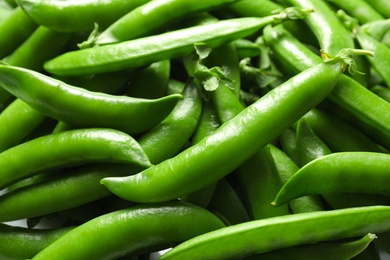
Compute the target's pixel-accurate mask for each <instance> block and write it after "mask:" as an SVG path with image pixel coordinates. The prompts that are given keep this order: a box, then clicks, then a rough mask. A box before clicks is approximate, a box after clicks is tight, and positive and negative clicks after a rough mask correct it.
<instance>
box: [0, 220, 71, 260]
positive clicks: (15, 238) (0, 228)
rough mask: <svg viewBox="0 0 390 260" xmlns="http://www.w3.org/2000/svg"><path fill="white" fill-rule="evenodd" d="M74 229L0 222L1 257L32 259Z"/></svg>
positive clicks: (17, 259) (7, 258)
mask: <svg viewBox="0 0 390 260" xmlns="http://www.w3.org/2000/svg"><path fill="white" fill-rule="evenodd" d="M72 229H73V227H64V228H55V229H28V228H23V227H13V226H8V225H6V224H0V258H1V259H3V260H25V259H30V258H32V257H33V256H34V255H36V254H37V253H38V252H39V251H41V250H42V249H43V248H45V247H46V246H48V245H49V244H50V243H51V242H53V241H54V240H56V239H57V238H59V237H61V236H62V235H64V234H65V233H67V232H69V231H70V230H72Z"/></svg>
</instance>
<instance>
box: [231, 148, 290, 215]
mask: <svg viewBox="0 0 390 260" xmlns="http://www.w3.org/2000/svg"><path fill="white" fill-rule="evenodd" d="M235 172H236V174H237V178H238V180H239V184H240V189H241V190H242V193H243V196H244V199H245V203H246V205H247V208H248V211H249V213H250V216H251V219H264V218H270V217H276V216H282V215H288V214H290V209H289V207H288V205H285V206H284V207H279V208H275V207H272V206H271V204H270V202H271V201H272V199H273V198H274V197H275V196H276V194H277V193H278V191H279V190H280V188H281V187H282V182H281V180H280V177H279V173H278V171H277V169H276V165H275V161H274V159H273V157H272V155H271V152H270V147H269V146H266V147H264V148H263V149H261V150H260V152H257V153H256V154H255V155H254V156H252V157H251V158H249V159H248V160H247V161H245V162H244V163H243V164H242V165H241V166H240V167H238V168H237V169H236V170H235Z"/></svg>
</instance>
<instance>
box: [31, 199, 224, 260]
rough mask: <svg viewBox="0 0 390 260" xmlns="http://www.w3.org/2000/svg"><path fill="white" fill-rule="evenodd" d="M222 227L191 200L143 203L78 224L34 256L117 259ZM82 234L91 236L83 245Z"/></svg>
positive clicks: (166, 245) (213, 216)
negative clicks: (187, 201) (81, 243)
mask: <svg viewBox="0 0 390 260" xmlns="http://www.w3.org/2000/svg"><path fill="white" fill-rule="evenodd" d="M222 227H224V224H223V222H222V221H221V220H220V219H219V218H218V217H216V216H215V215H213V214H212V213H210V212H209V211H207V210H205V209H203V208H200V207H197V206H194V205H191V204H188V203H183V202H167V203H162V204H143V205H142V204H141V205H137V206H133V207H130V208H128V209H123V210H118V211H115V212H112V213H108V214H105V215H102V216H100V217H97V218H95V219H92V220H90V221H88V222H86V223H84V224H82V225H80V226H78V227H76V228H74V229H73V230H71V231H70V232H68V233H66V234H65V235H64V236H62V237H61V238H59V239H57V240H56V241H55V242H53V243H51V244H50V245H49V246H48V247H46V248H45V249H43V250H42V251H41V252H39V253H38V254H37V255H36V256H34V257H33V258H32V259H34V260H38V259H72V260H76V259H80V260H81V259H90V258H92V259H116V258H118V257H120V256H124V255H125V254H139V253H141V254H142V253H144V252H148V251H149V250H153V251H154V250H159V249H165V248H169V247H171V246H173V245H175V244H177V243H180V242H182V241H185V240H188V239H190V238H192V237H194V236H198V235H200V234H203V233H206V232H209V231H212V230H216V229H220V228H222ZM140 234H142V236H141V237H140ZM81 237H88V238H89V239H87V240H85V239H84V240H83V246H82V247H81V246H79V245H80V244H79V243H80V238H81Z"/></svg>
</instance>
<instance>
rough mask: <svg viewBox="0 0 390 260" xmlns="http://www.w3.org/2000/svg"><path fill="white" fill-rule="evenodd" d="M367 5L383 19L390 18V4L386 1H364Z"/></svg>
mask: <svg viewBox="0 0 390 260" xmlns="http://www.w3.org/2000/svg"><path fill="white" fill-rule="evenodd" d="M365 1H366V2H367V3H368V4H370V5H371V6H372V7H374V8H375V9H376V10H377V11H378V12H379V13H381V14H382V15H383V16H384V17H386V18H390V3H389V2H388V1H386V0H369V1H367V0H365Z"/></svg>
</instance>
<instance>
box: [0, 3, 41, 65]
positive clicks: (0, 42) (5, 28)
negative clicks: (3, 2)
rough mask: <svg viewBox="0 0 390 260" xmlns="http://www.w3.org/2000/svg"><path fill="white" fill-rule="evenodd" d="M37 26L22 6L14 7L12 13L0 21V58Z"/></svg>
mask: <svg viewBox="0 0 390 260" xmlns="http://www.w3.org/2000/svg"><path fill="white" fill-rule="evenodd" d="M37 27H38V25H37V24H36V23H34V22H33V21H32V20H31V19H30V17H28V16H27V15H26V14H25V13H24V11H23V10H22V8H20V7H16V8H15V9H14V10H13V12H12V14H11V15H10V16H9V17H8V18H7V19H5V20H3V21H2V22H1V23H0V59H3V58H4V57H6V56H8V55H9V54H11V53H12V52H13V51H14V50H15V49H16V48H17V47H18V46H19V45H20V44H22V43H23V42H24V41H25V40H26V39H27V38H28V37H29V36H30V35H31V34H32V33H33V32H34V30H35V29H36V28H37Z"/></svg>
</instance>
